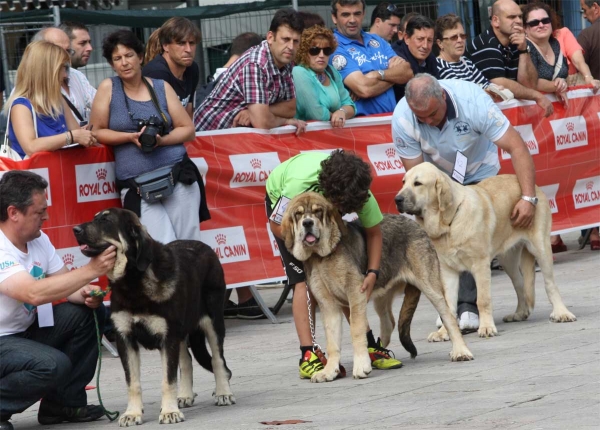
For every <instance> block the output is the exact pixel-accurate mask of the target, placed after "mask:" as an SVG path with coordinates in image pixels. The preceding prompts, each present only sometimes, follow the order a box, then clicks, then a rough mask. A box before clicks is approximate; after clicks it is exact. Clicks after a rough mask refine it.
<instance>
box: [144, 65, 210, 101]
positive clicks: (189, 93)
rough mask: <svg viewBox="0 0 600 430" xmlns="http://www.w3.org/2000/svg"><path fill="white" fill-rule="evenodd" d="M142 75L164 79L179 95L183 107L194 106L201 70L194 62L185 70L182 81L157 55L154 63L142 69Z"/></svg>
mask: <svg viewBox="0 0 600 430" xmlns="http://www.w3.org/2000/svg"><path fill="white" fill-rule="evenodd" d="M142 74H143V75H144V76H147V77H149V78H154V79H162V80H163V81H165V82H168V83H169V84H170V85H171V86H172V87H173V89H174V90H175V92H176V93H177V97H179V100H180V101H181V104H182V105H183V107H186V106H187V105H188V103H192V106H193V103H194V92H195V91H196V87H197V86H198V82H199V81H200V68H199V67H198V64H196V62H193V63H192V65H191V66H190V67H188V68H187V69H185V72H183V80H182V81H180V80H179V79H177V78H176V77H175V76H174V75H173V73H171V70H170V69H169V64H168V63H167V60H165V59H164V57H163V56H162V55H157V56H156V57H155V58H154V59H153V60H152V61H150V62H149V63H148V64H146V65H145V66H144V68H143V69H142Z"/></svg>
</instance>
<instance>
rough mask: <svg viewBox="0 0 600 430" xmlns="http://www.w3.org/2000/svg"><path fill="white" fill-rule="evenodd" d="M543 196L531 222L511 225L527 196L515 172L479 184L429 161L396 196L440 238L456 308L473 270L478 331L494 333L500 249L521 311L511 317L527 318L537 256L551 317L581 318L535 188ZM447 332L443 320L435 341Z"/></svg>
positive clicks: (439, 247) (545, 203)
mask: <svg viewBox="0 0 600 430" xmlns="http://www.w3.org/2000/svg"><path fill="white" fill-rule="evenodd" d="M536 196H537V198H538V199H539V203H538V205H537V208H536V211H535V218H534V221H533V226H532V227H531V228H528V229H522V228H513V226H512V224H511V221H510V217H511V212H512V210H513V208H514V206H515V204H516V203H517V202H518V201H519V199H520V198H521V187H520V186H519V182H518V181H517V178H516V176H515V175H498V176H494V177H491V178H488V179H485V180H483V181H481V182H480V183H479V184H477V185H471V186H463V185H461V184H459V183H457V182H454V181H453V180H452V179H450V177H449V176H448V175H446V174H445V173H444V172H442V171H441V170H439V169H438V168H437V167H435V166H434V165H433V164H431V163H422V164H419V165H417V166H416V167H413V168H412V169H410V170H409V171H408V172H407V173H406V175H405V176H404V186H403V187H402V190H401V191H400V192H399V193H398V195H397V196H396V206H397V207H398V210H399V211H400V212H406V213H409V214H413V215H415V216H416V218H417V221H418V222H419V224H420V225H421V226H423V228H424V229H425V231H426V232H427V234H428V235H429V237H430V238H431V240H432V241H433V244H434V245H435V249H436V251H437V253H438V256H439V258H440V262H441V264H442V274H443V277H444V285H445V287H446V299H447V300H448V306H449V307H450V309H451V310H452V312H453V313H455V312H456V302H457V299H458V279H459V273H460V272H461V271H470V272H471V273H472V274H473V277H474V278H475V282H476V284H477V308H478V309H479V318H480V324H479V336H481V337H488V336H494V335H496V334H497V333H498V332H497V330H496V326H495V324H494V318H493V315H492V301H491V291H490V288H491V271H490V262H491V260H492V259H493V258H494V257H495V256H498V259H499V260H500V262H501V264H502V266H503V267H504V270H505V271H506V273H507V274H508V276H509V277H510V279H511V281H512V283H513V285H514V288H515V291H516V293H517V300H518V302H517V310H516V311H515V312H514V313H512V314H510V315H507V316H505V317H504V321H505V322H513V321H523V320H526V319H527V317H529V314H530V313H531V312H532V311H533V306H534V303H535V260H536V259H537V262H538V264H539V266H540V268H541V269H542V275H543V276H544V282H545V285H546V294H548V299H549V300H550V303H552V307H553V311H552V313H551V314H550V321H553V322H567V321H575V320H576V318H575V315H573V314H572V313H571V312H569V311H568V310H567V308H566V307H565V305H564V304H563V301H562V299H561V297H560V293H559V292H558V287H557V286H556V284H555V282H554V271H553V268H552V249H551V247H550V227H551V223H552V216H551V213H550V206H549V205H548V199H547V198H546V196H545V195H544V193H543V192H542V191H541V190H540V189H539V188H537V187H536ZM444 339H447V334H446V329H445V328H444V327H442V328H441V329H440V331H439V332H438V336H437V340H444Z"/></svg>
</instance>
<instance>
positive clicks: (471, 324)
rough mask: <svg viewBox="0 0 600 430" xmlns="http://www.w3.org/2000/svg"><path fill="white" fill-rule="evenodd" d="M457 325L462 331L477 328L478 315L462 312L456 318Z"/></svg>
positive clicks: (470, 330)
mask: <svg viewBox="0 0 600 430" xmlns="http://www.w3.org/2000/svg"><path fill="white" fill-rule="evenodd" d="M458 327H459V328H460V330H461V331H463V332H472V331H476V330H478V329H479V315H477V314H476V313H473V312H468V311H467V312H463V313H462V314H460V319H459V320H458Z"/></svg>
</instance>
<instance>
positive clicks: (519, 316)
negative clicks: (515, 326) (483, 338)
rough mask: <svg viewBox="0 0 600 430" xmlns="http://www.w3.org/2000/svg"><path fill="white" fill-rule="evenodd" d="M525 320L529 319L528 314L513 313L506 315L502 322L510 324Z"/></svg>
mask: <svg viewBox="0 0 600 430" xmlns="http://www.w3.org/2000/svg"><path fill="white" fill-rule="evenodd" d="M527 318H529V313H525V312H515V313H514V314H509V315H506V316H505V317H504V318H502V321H504V322H506V323H511V322H519V321H525V320H526V319H527Z"/></svg>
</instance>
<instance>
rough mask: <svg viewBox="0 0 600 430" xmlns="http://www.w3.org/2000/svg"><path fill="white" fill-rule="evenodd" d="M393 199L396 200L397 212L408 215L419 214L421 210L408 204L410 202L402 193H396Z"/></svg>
mask: <svg viewBox="0 0 600 430" xmlns="http://www.w3.org/2000/svg"><path fill="white" fill-rule="evenodd" d="M394 201H395V202H396V209H398V212H400V213H405V214H409V215H416V216H421V210H420V209H419V210H417V209H415V208H414V207H413V205H412V204H410V202H409V201H407V200H406V198H405V197H404V196H403V195H401V194H398V195H397V196H396V197H394Z"/></svg>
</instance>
